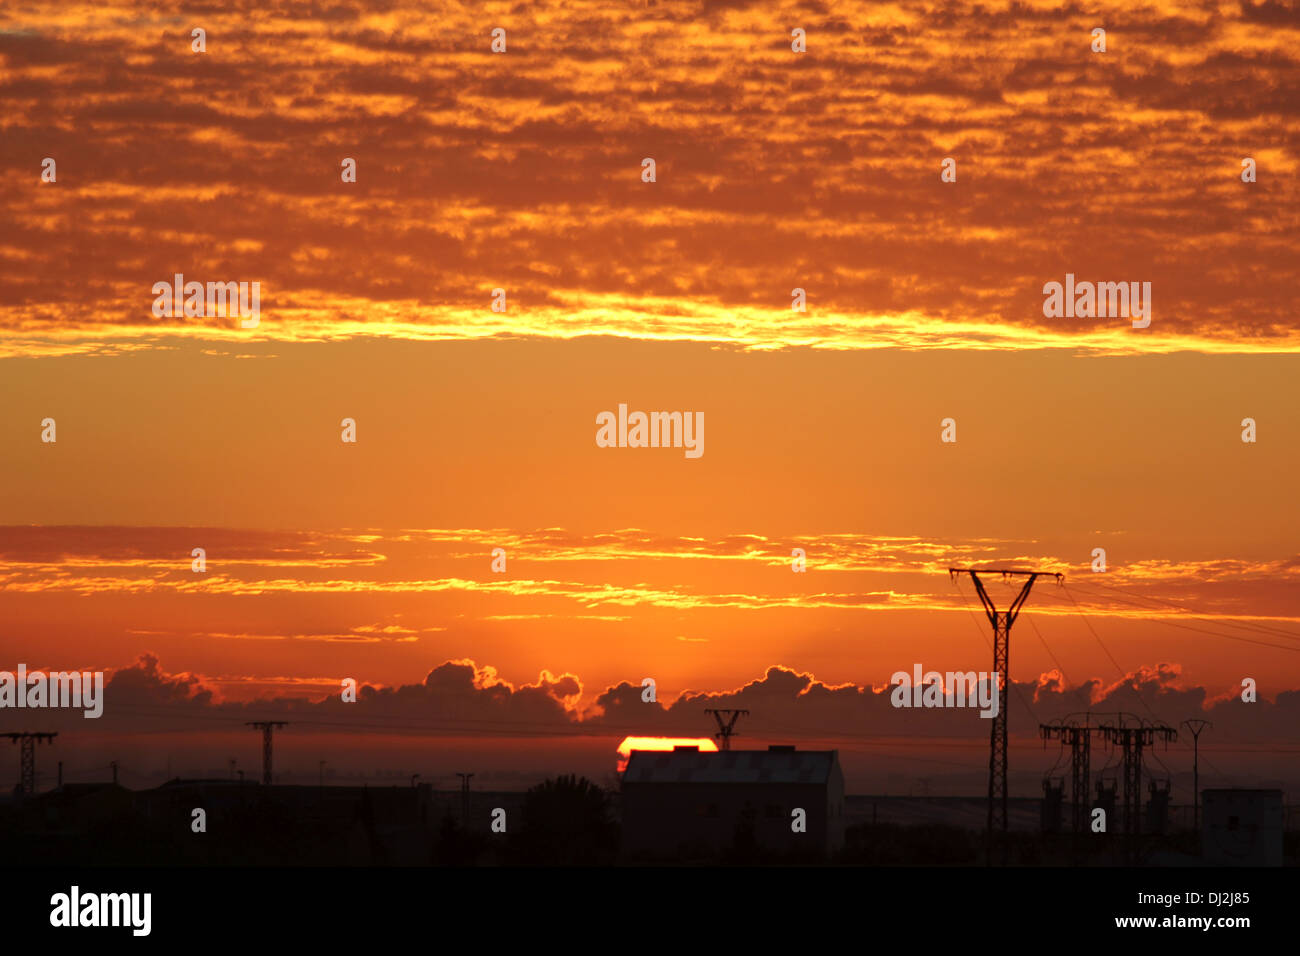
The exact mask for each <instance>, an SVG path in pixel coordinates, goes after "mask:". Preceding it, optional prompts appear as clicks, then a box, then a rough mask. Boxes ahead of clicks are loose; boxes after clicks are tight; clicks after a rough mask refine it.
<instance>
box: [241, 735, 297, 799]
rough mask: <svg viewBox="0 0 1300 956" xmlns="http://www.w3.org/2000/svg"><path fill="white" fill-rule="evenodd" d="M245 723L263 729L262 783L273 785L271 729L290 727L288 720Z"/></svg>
mask: <svg viewBox="0 0 1300 956" xmlns="http://www.w3.org/2000/svg"><path fill="white" fill-rule="evenodd" d="M244 723H246V724H248V726H250V727H256V728H258V729H259V730H261V731H262V783H264V784H265V785H266V786H268V787H269V786H270V785H271V730H272V729H273V728H275V727H288V726H289V722H288V721H287V720H246V721H244Z"/></svg>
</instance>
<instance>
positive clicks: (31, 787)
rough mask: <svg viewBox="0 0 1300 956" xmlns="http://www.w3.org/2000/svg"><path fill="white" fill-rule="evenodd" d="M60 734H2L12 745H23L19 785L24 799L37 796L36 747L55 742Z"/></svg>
mask: <svg viewBox="0 0 1300 956" xmlns="http://www.w3.org/2000/svg"><path fill="white" fill-rule="evenodd" d="M57 736H59V735H58V733H57V732H56V733H52V734H40V733H30V732H27V731H23V732H22V733H18V734H0V737H8V738H9V740H10V741H11V742H12V743H16V744H21V747H20V748H19V752H18V769H19V784H18V787H19V789H20V790H21V791H22V795H23V796H24V797H34V796H36V745H37V744H38V743H46V742H49V741H52V740H54V738H55V737H57Z"/></svg>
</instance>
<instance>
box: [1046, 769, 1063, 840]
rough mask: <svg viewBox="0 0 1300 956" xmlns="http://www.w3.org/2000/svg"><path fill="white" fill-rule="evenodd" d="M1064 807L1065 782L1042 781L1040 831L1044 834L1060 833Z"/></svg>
mask: <svg viewBox="0 0 1300 956" xmlns="http://www.w3.org/2000/svg"><path fill="white" fill-rule="evenodd" d="M1064 805H1065V781H1064V780H1051V779H1050V778H1049V779H1047V780H1044V781H1043V814H1042V822H1041V829H1042V831H1043V832H1044V833H1060V832H1061V813H1062V808H1063V807H1064Z"/></svg>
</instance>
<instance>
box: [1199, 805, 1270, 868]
mask: <svg viewBox="0 0 1300 956" xmlns="http://www.w3.org/2000/svg"><path fill="white" fill-rule="evenodd" d="M1201 856H1202V857H1203V858H1204V859H1205V862H1206V863H1212V864H1217V865H1219V866H1281V865H1282V791H1281V790H1202V791H1201Z"/></svg>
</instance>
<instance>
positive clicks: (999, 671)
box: [948, 568, 1065, 862]
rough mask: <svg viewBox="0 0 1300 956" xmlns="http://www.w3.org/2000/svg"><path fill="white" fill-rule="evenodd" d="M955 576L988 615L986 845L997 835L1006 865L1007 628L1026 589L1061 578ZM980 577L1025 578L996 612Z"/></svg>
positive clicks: (975, 572)
mask: <svg viewBox="0 0 1300 956" xmlns="http://www.w3.org/2000/svg"><path fill="white" fill-rule="evenodd" d="M959 574H969V575H970V576H971V580H972V581H974V582H975V590H976V591H977V592H978V593H979V596H980V602H981V603H982V604H983V605H984V613H985V614H987V615H988V618H989V623H991V624H992V625H993V679H994V680H995V681H997V686H998V712H997V715H996V716H994V718H993V726H992V727H991V728H990V729H989V812H988V843H989V850H990V851H991V850H992V846H993V843H994V841H995V840H997V839H999V837H998V835H1000V837H1001V843H1002V857H1003V862H1006V855H1007V841H1006V833H1007V712H1008V711H1010V709H1011V707H1010V703H1011V702H1010V701H1008V700H1007V696H1006V689H1007V687H1009V686H1010V679H1011V675H1010V672H1009V670H1008V668H1009V666H1010V664H1009V661H1010V657H1011V625H1012V624H1014V623H1016V618H1017V617H1018V616H1019V614H1020V608H1021V606H1022V605H1023V604H1024V603H1025V601H1026V600H1027V599H1028V598H1029V590H1030V588H1032V587H1033V586H1034V582H1035V581H1037V580H1038V579H1039V578H1040V577H1054V578H1056V583H1057V584H1060V583H1061V582H1062V581H1064V580H1065V575H1063V574H1058V573H1056V572H1054V571H1004V570H1001V569H995V568H949V569H948V575H949V577H951V578H953V579H954V580H955V579H956V577H957V575H959ZM981 574H1000V575H1002V578H1003V580H1006V579H1008V578H1011V577H1023V578H1027V580H1026V581H1025V583H1024V585H1023V586H1022V587H1021V588H1020V594H1019V595H1018V596H1017V597H1016V599H1015V600H1014V601H1012V602H1011V606H1010V607H1009V608H1007V610H1005V611H999V610H998V609H997V608H996V607H994V606H993V599H992V598H990V597H989V595H988V592H987V591H985V590H984V582H983V581H981V580H980V575H981ZM990 855H991V852H990Z"/></svg>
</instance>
